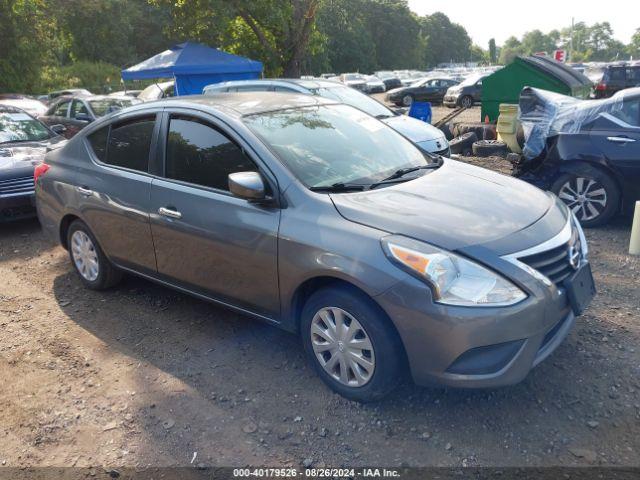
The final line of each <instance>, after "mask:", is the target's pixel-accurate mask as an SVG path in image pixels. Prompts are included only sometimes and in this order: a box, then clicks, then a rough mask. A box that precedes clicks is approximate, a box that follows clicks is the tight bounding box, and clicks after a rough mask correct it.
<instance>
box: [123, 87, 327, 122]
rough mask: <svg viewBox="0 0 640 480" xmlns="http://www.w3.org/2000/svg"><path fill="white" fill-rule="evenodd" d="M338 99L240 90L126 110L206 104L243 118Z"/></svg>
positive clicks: (144, 105) (172, 100) (172, 98)
mask: <svg viewBox="0 0 640 480" xmlns="http://www.w3.org/2000/svg"><path fill="white" fill-rule="evenodd" d="M334 104H338V102H334V101H331V100H327V99H324V98H320V97H316V96H312V95H304V94H300V93H278V94H274V93H273V92H238V93H232V92H229V93H214V94H209V95H187V96H182V97H171V98H165V99H162V100H156V101H153V102H147V103H142V104H138V105H136V106H134V107H130V108H128V109H127V111H128V112H132V111H135V110H143V109H147V108H148V107H150V106H156V107H160V106H163V107H185V108H188V107H204V109H207V108H211V109H216V110H222V111H224V113H226V114H227V115H229V116H232V117H237V118H239V117H242V116H245V115H253V114H256V113H265V112H273V111H276V110H287V109H291V108H301V107H312V106H317V105H334Z"/></svg>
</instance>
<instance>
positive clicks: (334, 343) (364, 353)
mask: <svg viewBox="0 0 640 480" xmlns="http://www.w3.org/2000/svg"><path fill="white" fill-rule="evenodd" d="M310 333H311V345H312V347H313V351H314V353H315V355H316V358H317V359H318V362H319V363H320V365H321V366H322V368H323V369H324V371H325V372H326V373H328V374H329V375H330V376H331V377H332V378H333V379H334V380H336V381H338V382H340V383H341V384H343V385H346V386H348V387H361V386H363V385H365V384H366V383H367V382H369V380H371V377H372V375H373V372H374V370H375V355H374V351H373V345H372V343H371V340H370V339H369V336H368V335H367V332H366V331H365V330H364V328H363V327H362V325H361V324H360V322H358V320H356V318H355V317H353V315H351V314H349V313H348V312H346V311H344V310H342V309H341V308H337V307H325V308H322V309H320V310H319V311H318V312H317V313H316V314H315V315H314V317H313V320H311V332H310Z"/></svg>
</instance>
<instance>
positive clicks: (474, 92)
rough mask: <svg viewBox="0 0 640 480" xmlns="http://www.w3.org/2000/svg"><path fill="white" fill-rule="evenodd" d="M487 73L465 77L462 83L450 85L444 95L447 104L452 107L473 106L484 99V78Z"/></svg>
mask: <svg viewBox="0 0 640 480" xmlns="http://www.w3.org/2000/svg"><path fill="white" fill-rule="evenodd" d="M487 75H488V74H487V73H479V74H475V75H471V76H469V77H467V78H465V79H464V80H463V81H462V82H461V83H460V84H458V85H454V86H453V87H449V89H448V90H447V93H445V95H444V101H443V102H442V103H443V104H444V105H445V106H447V107H450V108H455V107H465V108H471V107H473V105H474V104H475V103H477V102H480V101H481V100H482V80H483V79H484V78H485V77H486V76H487Z"/></svg>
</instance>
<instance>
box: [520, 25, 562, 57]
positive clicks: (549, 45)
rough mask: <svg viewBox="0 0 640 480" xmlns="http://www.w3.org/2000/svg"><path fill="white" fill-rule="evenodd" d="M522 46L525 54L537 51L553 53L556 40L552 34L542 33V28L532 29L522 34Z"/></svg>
mask: <svg viewBox="0 0 640 480" xmlns="http://www.w3.org/2000/svg"><path fill="white" fill-rule="evenodd" d="M520 47H521V51H522V53H524V54H525V55H533V54H534V53H537V52H546V53H548V54H552V53H553V51H554V50H555V49H556V42H555V41H554V39H553V38H552V37H551V36H549V35H546V34H544V33H542V32H541V31H540V30H532V31H530V32H526V33H525V34H524V35H523V36H522V42H521V43H520Z"/></svg>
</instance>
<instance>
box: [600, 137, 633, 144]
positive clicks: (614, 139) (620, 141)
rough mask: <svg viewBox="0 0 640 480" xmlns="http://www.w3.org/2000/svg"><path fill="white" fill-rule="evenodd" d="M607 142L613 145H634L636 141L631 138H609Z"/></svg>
mask: <svg viewBox="0 0 640 480" xmlns="http://www.w3.org/2000/svg"><path fill="white" fill-rule="evenodd" d="M607 140H609V141H610V142H613V143H633V142H635V141H636V140H635V139H634V138H629V137H607Z"/></svg>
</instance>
